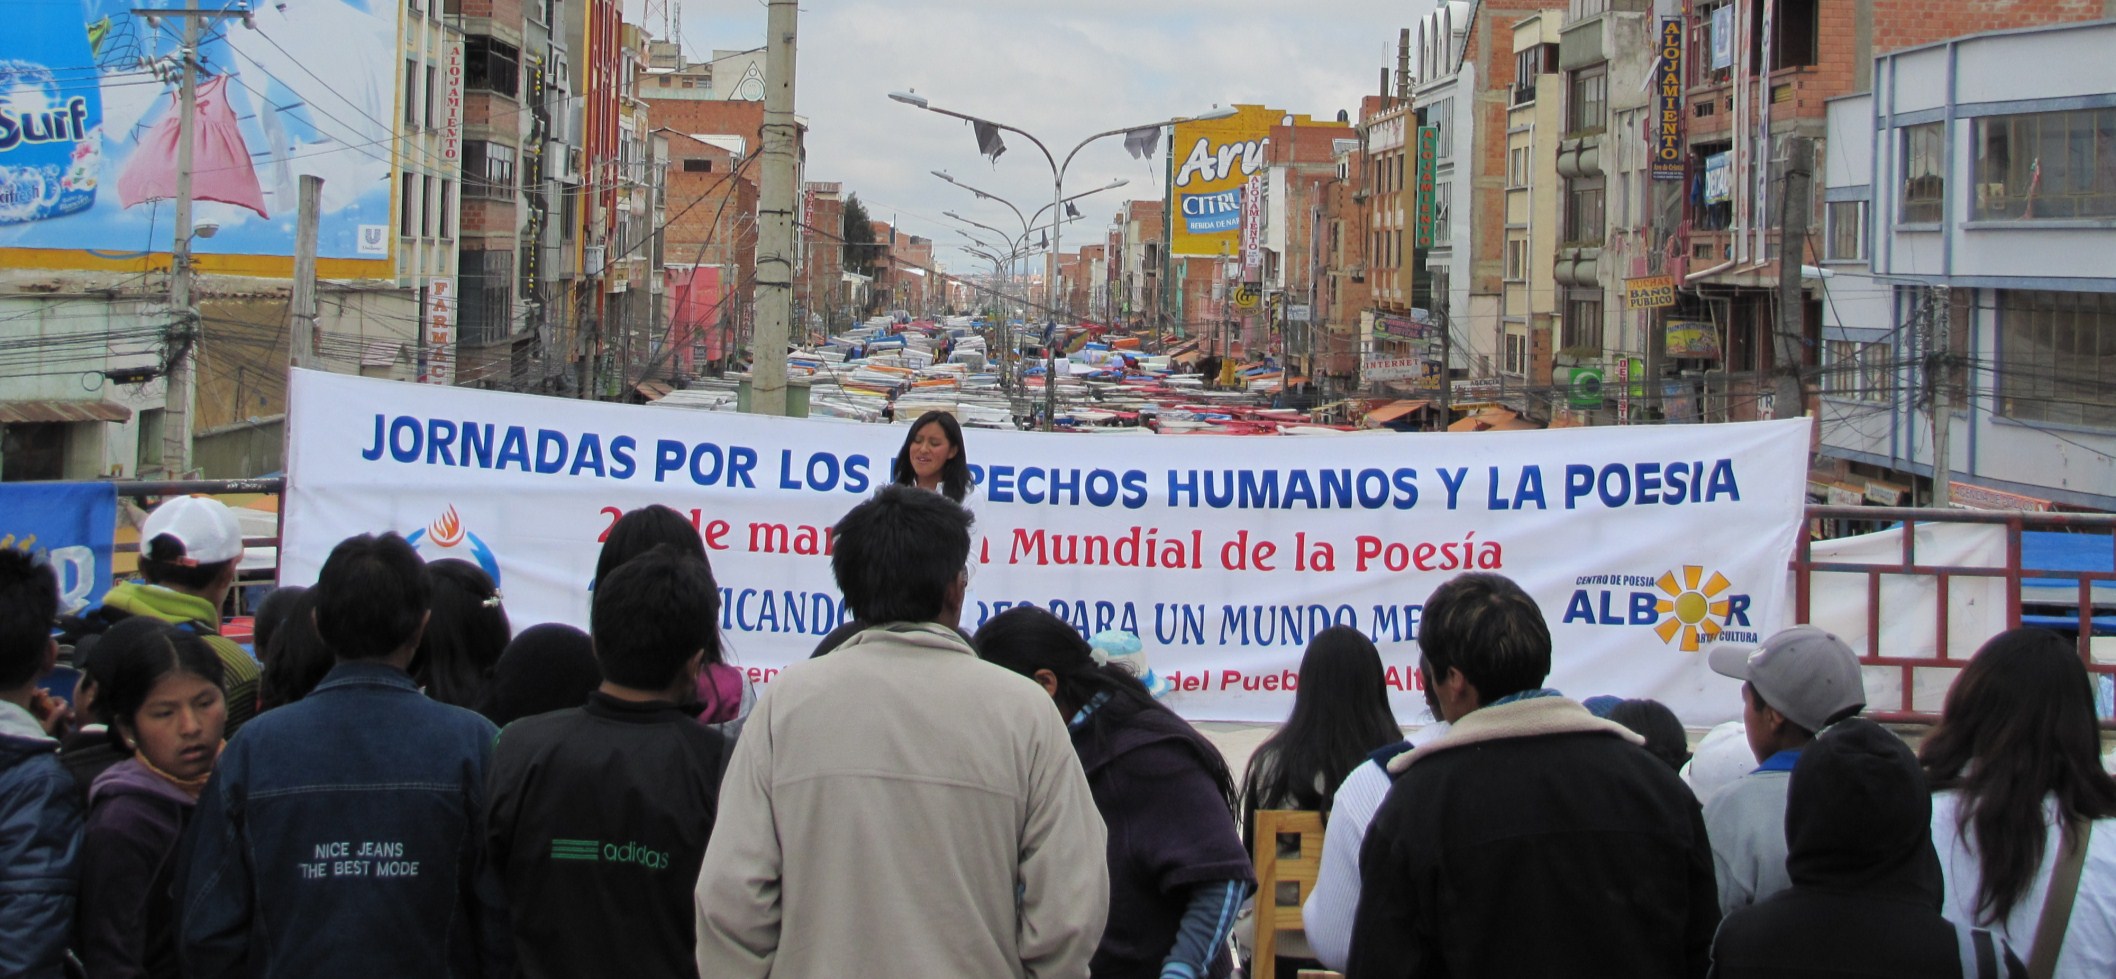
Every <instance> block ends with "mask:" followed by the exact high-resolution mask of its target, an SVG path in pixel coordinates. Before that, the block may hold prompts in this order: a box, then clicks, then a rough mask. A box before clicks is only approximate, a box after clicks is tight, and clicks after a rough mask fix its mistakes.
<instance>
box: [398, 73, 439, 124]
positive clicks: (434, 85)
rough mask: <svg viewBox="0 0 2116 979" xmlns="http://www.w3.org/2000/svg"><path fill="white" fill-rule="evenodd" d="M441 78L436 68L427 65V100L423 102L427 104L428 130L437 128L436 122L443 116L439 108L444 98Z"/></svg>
mask: <svg viewBox="0 0 2116 979" xmlns="http://www.w3.org/2000/svg"><path fill="white" fill-rule="evenodd" d="M439 78H440V73H439V71H438V70H436V69H435V68H434V66H432V65H427V66H426V98H425V99H423V100H422V101H424V102H425V103H426V128H428V129H432V128H434V127H435V126H436V125H437V123H436V122H435V120H436V119H439V118H440V116H441V113H440V108H439V106H440V102H441V99H442V98H443V95H442V94H441V86H440V85H439V84H438V79H439ZM406 121H409V120H406Z"/></svg>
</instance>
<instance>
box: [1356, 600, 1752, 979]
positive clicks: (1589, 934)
mask: <svg viewBox="0 0 2116 979" xmlns="http://www.w3.org/2000/svg"><path fill="white" fill-rule="evenodd" d="M1418 647H1419V650H1420V652H1421V656H1420V660H1419V667H1418V668H1419V671H1420V672H1421V673H1422V674H1423V678H1424V681H1425V683H1426V684H1428V685H1429V686H1431V687H1432V688H1433V691H1434V695H1435V697H1437V698H1438V700H1439V701H1440V711H1441V714H1442V716H1443V717H1445V718H1446V720H1447V721H1448V722H1449V723H1450V724H1451V725H1452V727H1450V728H1449V730H1448V732H1447V735H1446V736H1444V737H1442V738H1440V739H1439V740H1437V741H1433V742H1430V743H1428V744H1426V745H1424V746H1422V747H1419V748H1416V749H1413V750H1411V751H1408V752H1405V753H1404V754H1403V755H1401V756H1399V757H1397V758H1396V759H1395V760H1394V761H1392V762H1390V763H1389V768H1390V770H1391V771H1393V772H1400V773H1401V774H1400V775H1399V776H1398V777H1397V779H1396V784H1395V786H1394V787H1393V788H1391V789H1390V790H1389V796H1388V799H1387V801H1385V802H1383V803H1382V806H1381V810H1380V811H1379V812H1378V813H1376V814H1375V816H1374V820H1373V824H1372V825H1371V826H1370V827H1369V828H1368V830H1367V838H1366V842H1365V843H1364V844H1363V846H1362V848H1361V853H1360V876H1361V889H1360V899H1359V911H1358V914H1357V917H1356V919H1355V921H1354V924H1353V928H1352V952H1351V959H1350V961H1349V962H1348V963H1347V966H1348V967H1347V968H1346V970H1345V974H1346V975H1347V976H1348V977H1350V979H1382V977H1393V976H1438V975H1445V976H1453V977H1481V976H1627V977H1676V976H1703V975H1704V973H1705V969H1706V966H1707V964H1708V956H1709V953H1710V950H1711V944H1712V930H1713V928H1714V927H1716V926H1717V925H1718V923H1719V906H1718V902H1717V900H1716V899H1715V895H1714V892H1713V887H1712V851H1711V845H1710V844H1709V843H1708V842H1707V841H1706V839H1705V830H1704V820H1703V818H1702V816H1701V815H1700V813H1699V811H1698V806H1697V800H1696V798H1695V797H1693V796H1692V795H1691V794H1690V790H1689V789H1688V788H1687V787H1685V786H1684V785H1683V783H1682V781H1681V780H1680V779H1677V778H1676V777H1675V773H1674V772H1673V771H1671V770H1669V768H1668V766H1667V765H1666V764H1664V763H1662V762H1661V761H1660V760H1659V759H1657V758H1654V757H1653V756H1652V755H1649V754H1647V753H1646V752H1645V751H1642V750H1640V749H1639V747H1638V746H1639V745H1641V744H1643V743H1644V742H1643V739H1641V738H1640V737H1639V736H1638V735H1636V734H1633V733H1631V732H1630V731H1629V730H1627V729H1625V728H1624V727H1622V726H1621V725H1618V724H1615V723H1613V722H1610V721H1606V720H1602V719H1600V718H1597V717H1595V716H1594V715H1592V714H1590V713H1588V711H1587V709H1586V708H1585V707H1582V706H1580V705H1579V704H1578V703H1576V702H1574V701H1571V700H1568V699H1566V698H1564V697H1563V696H1561V695H1559V694H1558V692H1557V691H1555V690H1547V689H1543V680H1544V677H1545V676H1547V675H1548V674H1549V672H1550V629H1549V626H1548V625H1547V624H1545V622H1544V619H1543V614H1542V611H1541V610H1540V609H1538V608H1537V607H1536V603H1535V600H1534V599H1533V598H1530V597H1529V596H1528V594H1527V593H1526V592H1523V591H1522V590H1521V588H1520V586H1518V585H1516V584H1514V583H1513V582H1512V581H1510V580H1508V579H1506V578H1504V577H1501V576H1499V575H1494V574H1466V575H1462V576H1460V577H1458V578H1455V579H1454V580H1452V581H1450V582H1448V583H1447V584H1445V585H1442V586H1441V587H1440V589H1439V590H1438V591H1435V592H1434V593H1433V595H1432V597H1431V598H1429V599H1427V600H1426V605H1425V615H1424V618H1423V619H1422V620H1421V622H1420V623H1419V630H1418Z"/></svg>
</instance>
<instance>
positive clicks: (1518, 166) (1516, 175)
mask: <svg viewBox="0 0 2116 979" xmlns="http://www.w3.org/2000/svg"><path fill="white" fill-rule="evenodd" d="M1530 149H1531V148H1530V147H1527V146H1516V147H1513V148H1512V149H1509V150H1507V151H1506V186H1508V187H1526V186H1528V163H1529V151H1530Z"/></svg>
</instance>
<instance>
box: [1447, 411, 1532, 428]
mask: <svg viewBox="0 0 2116 979" xmlns="http://www.w3.org/2000/svg"><path fill="white" fill-rule="evenodd" d="M1542 427H1543V426H1541V425H1538V424H1536V423H1535V422H1532V421H1529V420H1528V419H1526V418H1522V417H1521V416H1520V415H1517V414H1514V413H1513V412H1511V411H1507V410H1506V409H1504V408H1492V409H1488V410H1485V411H1482V412H1479V413H1477V414H1474V415H1471V416H1469V417H1467V418H1462V419H1458V420H1456V421H1455V423H1454V424H1452V425H1449V426H1448V427H1447V430H1448V431H1450V432H1525V431H1532V430H1535V429H1539V428H1542Z"/></svg>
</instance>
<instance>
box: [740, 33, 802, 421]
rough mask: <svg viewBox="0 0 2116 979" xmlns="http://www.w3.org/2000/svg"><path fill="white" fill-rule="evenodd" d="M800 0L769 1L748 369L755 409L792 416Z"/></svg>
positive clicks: (798, 174) (752, 408)
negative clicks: (789, 365)
mask: <svg viewBox="0 0 2116 979" xmlns="http://www.w3.org/2000/svg"><path fill="white" fill-rule="evenodd" d="M799 21H800V8H799V6H798V0H771V7H770V9H769V12H768V16H767V17H766V22H765V28H764V35H765V51H764V85H765V88H764V174H763V178H762V180H763V186H762V187H761V188H759V190H758V198H759V199H758V202H757V211H758V213H760V214H762V215H763V217H764V221H763V224H762V226H761V227H760V228H758V235H757V326H756V333H755V338H754V340H753V341H752V342H751V350H752V352H753V353H754V355H755V359H754V360H753V361H751V364H750V370H749V410H750V411H751V412H752V413H755V414H759V415H784V414H786V340H787V337H788V336H789V335H790V333H791V329H792V322H793V276H794V261H793V258H794V208H795V207H797V206H799V201H798V200H796V199H795V198H796V196H797V193H798V191H799V187H798V186H797V184H798V178H799V176H800V166H799V159H798V155H797V153H796V152H795V139H796V133H797V129H796V124H795V122H794V40H795V35H796V33H797V31H798V28H799Z"/></svg>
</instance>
